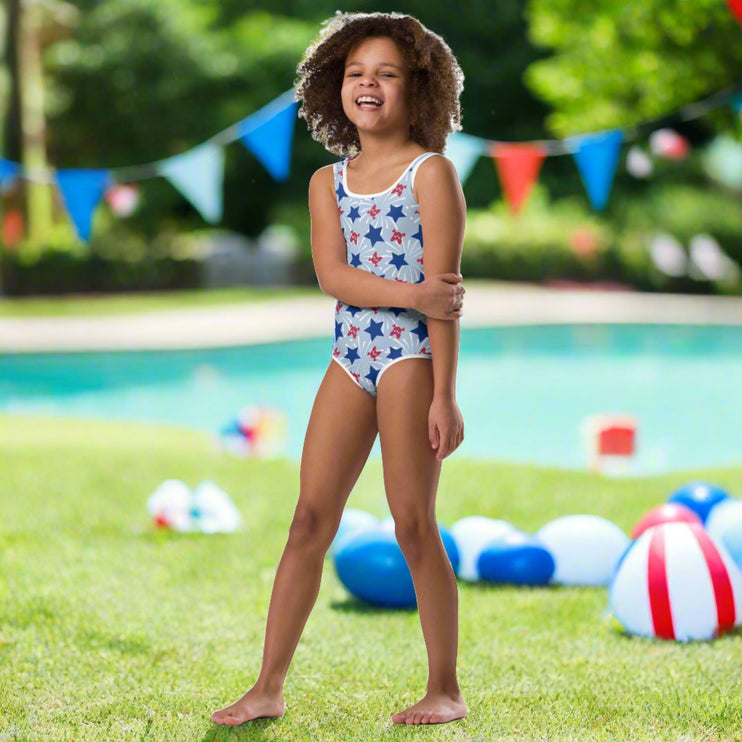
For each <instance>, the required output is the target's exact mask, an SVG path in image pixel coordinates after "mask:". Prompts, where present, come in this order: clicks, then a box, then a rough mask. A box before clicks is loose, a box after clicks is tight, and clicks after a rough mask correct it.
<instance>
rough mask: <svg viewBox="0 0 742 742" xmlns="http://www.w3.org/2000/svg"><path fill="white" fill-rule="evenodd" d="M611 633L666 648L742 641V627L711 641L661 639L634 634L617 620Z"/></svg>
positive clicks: (726, 632)
mask: <svg viewBox="0 0 742 742" xmlns="http://www.w3.org/2000/svg"><path fill="white" fill-rule="evenodd" d="M611 632H612V633H613V635H614V636H617V637H619V638H621V639H623V640H628V641H636V642H637V643H639V642H651V643H652V644H654V645H655V646H660V647H662V646H666V647H672V646H676V645H678V644H680V645H685V646H692V645H694V644H711V643H712V642H714V641H716V640H717V639H720V638H727V637H729V638H736V639H740V638H742V625H740V626H735V627H734V628H733V629H732V630H731V631H725V632H724V633H723V634H722V635H721V637H718V636H715V637H713V638H711V639H687V640H686V639H661V638H659V637H656V636H642V635H640V634H632V633H631V632H630V631H628V630H627V629H625V628H624V627H623V626H622V625H621V624H620V623H619V621H618V619H615V621H614V625H613V626H612V627H611Z"/></svg>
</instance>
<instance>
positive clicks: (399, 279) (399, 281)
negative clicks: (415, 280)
mask: <svg viewBox="0 0 742 742" xmlns="http://www.w3.org/2000/svg"><path fill="white" fill-rule="evenodd" d="M394 280H395V281H396V282H397V283H407V281H403V280H402V279H401V278H397V277H396V276H395V277H394Z"/></svg>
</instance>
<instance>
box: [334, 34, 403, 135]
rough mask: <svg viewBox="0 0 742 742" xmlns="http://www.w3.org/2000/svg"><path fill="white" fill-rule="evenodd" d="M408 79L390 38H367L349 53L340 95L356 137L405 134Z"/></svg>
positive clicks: (400, 58) (397, 50)
mask: <svg viewBox="0 0 742 742" xmlns="http://www.w3.org/2000/svg"><path fill="white" fill-rule="evenodd" d="M408 77H409V73H408V68H407V64H406V63H405V60H404V57H403V56H402V53H401V52H400V50H399V48H398V47H397V45H396V44H395V43H394V41H392V40H391V39H390V38H387V37H385V36H383V37H378V38H377V37H370V38H367V39H364V40H363V41H361V42H360V43H359V44H357V45H356V46H354V47H353V48H352V49H351V50H350V52H349V53H348V56H347V58H346V60H345V74H344V77H343V87H342V90H341V93H340V95H341V98H342V103H343V111H345V115H346V116H347V117H348V118H349V119H350V120H351V121H352V122H353V123H354V124H355V125H356V127H357V129H358V131H359V134H360V133H361V132H369V133H378V134H381V133H385V132H389V131H393V130H395V129H400V130H404V131H405V132H406V133H408V132H409V120H410V113H409V104H408V101H407V81H408Z"/></svg>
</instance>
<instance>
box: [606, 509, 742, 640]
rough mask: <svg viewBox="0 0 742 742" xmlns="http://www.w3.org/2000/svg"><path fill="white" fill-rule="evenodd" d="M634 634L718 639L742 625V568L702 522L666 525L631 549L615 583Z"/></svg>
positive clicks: (613, 598) (619, 610) (621, 616)
mask: <svg viewBox="0 0 742 742" xmlns="http://www.w3.org/2000/svg"><path fill="white" fill-rule="evenodd" d="M610 602H611V608H612V610H613V613H614V615H615V616H616V618H618V620H619V621H620V622H621V624H622V625H623V627H624V629H626V631H627V632H629V633H630V634H637V635H639V636H649V637H658V638H661V639H677V640H678V641H690V640H693V639H713V638H714V637H716V636H719V635H720V634H723V633H724V632H725V631H729V630H730V629H732V628H733V627H734V626H735V625H738V624H740V623H742V572H740V571H739V569H738V568H737V566H736V565H735V563H734V561H733V560H732V558H731V557H730V556H729V554H728V553H727V552H726V550H725V549H724V547H723V546H720V545H719V544H717V543H716V542H714V541H713V540H712V539H711V537H710V536H709V535H708V533H707V532H706V531H705V530H704V528H703V526H701V525H699V524H697V523H683V522H676V523H663V524H661V525H658V526H655V527H653V528H650V529H648V530H647V531H645V532H644V533H643V534H642V535H641V536H640V537H639V538H638V539H637V540H636V541H635V542H634V543H633V544H632V546H631V547H630V548H629V550H628V552H627V553H626V555H625V556H624V558H623V561H622V562H621V565H620V566H619V568H618V570H617V571H616V575H615V577H614V579H613V582H612V583H611V587H610Z"/></svg>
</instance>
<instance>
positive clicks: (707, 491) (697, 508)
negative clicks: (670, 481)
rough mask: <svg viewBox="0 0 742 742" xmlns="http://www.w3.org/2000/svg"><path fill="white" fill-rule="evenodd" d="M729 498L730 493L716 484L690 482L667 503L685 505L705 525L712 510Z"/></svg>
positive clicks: (674, 493)
mask: <svg viewBox="0 0 742 742" xmlns="http://www.w3.org/2000/svg"><path fill="white" fill-rule="evenodd" d="M728 498H729V493H728V492H726V491H725V490H723V489H722V488H721V487H717V486H716V485H714V484H709V483H708V482H690V483H688V484H686V485H684V486H683V487H680V489H677V490H675V492H673V493H672V494H671V495H670V497H669V498H668V500H667V501H668V502H676V503H678V504H680V505H685V507H687V508H690V509H691V510H692V511H693V512H694V513H695V514H696V515H697V516H698V517H699V518H700V519H701V521H702V522H703V523H705V522H706V518H708V515H709V513H710V512H711V509H712V508H713V507H714V506H716V505H718V504H719V503H720V502H722V501H723V500H726V499H728Z"/></svg>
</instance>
